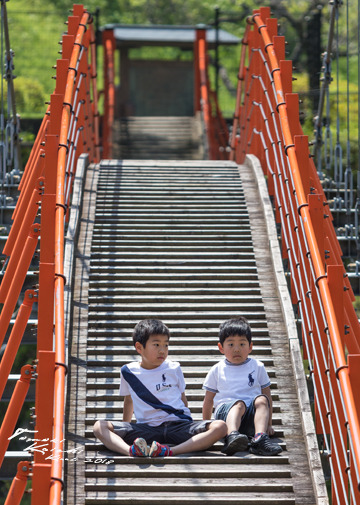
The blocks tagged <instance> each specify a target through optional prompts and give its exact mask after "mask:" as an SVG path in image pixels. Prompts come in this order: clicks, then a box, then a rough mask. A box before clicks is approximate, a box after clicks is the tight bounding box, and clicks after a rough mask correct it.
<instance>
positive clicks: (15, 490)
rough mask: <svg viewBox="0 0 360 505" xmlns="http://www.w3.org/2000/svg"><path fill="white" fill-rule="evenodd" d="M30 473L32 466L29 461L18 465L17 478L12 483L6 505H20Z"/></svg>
mask: <svg viewBox="0 0 360 505" xmlns="http://www.w3.org/2000/svg"><path fill="white" fill-rule="evenodd" d="M30 471H31V465H30V463H29V462H28V461H20V463H18V466H17V472H16V476H15V478H14V480H13V481H12V483H11V486H10V489H9V492H8V495H7V497H6V500H5V503H4V505H20V503H21V500H22V497H23V496H24V491H25V488H26V483H27V480H28V477H29V475H30Z"/></svg>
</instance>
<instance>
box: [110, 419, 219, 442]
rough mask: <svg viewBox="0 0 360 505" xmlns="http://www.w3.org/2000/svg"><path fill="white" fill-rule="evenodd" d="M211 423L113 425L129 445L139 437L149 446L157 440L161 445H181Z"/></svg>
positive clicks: (178, 422)
mask: <svg viewBox="0 0 360 505" xmlns="http://www.w3.org/2000/svg"><path fill="white" fill-rule="evenodd" d="M210 423H211V421H168V422H165V423H162V424H160V425H159V426H149V425H148V424H146V423H124V422H113V423H112V425H113V427H114V432H115V433H116V435H119V437H121V438H122V439H123V440H124V441H125V442H126V443H127V444H129V445H131V444H132V443H133V442H134V440H135V439H136V438H138V437H141V438H144V439H145V440H146V442H147V443H148V444H151V443H152V442H153V441H154V440H156V442H159V443H160V444H172V445H179V444H182V443H183V442H186V440H189V438H191V437H193V436H194V435H197V434H198V433H203V432H204V431H206V430H207V426H208V425H209V424H210Z"/></svg>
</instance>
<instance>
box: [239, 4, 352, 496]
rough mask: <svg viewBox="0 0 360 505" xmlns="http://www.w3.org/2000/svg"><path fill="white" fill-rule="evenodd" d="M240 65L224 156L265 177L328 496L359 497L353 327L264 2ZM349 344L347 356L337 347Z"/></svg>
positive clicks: (279, 43)
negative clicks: (250, 158) (258, 168)
mask: <svg viewBox="0 0 360 505" xmlns="http://www.w3.org/2000/svg"><path fill="white" fill-rule="evenodd" d="M249 22H250V23H251V28H248V29H247V30H246V32H245V36H244V39H243V50H242V54H241V64H240V70H239V78H240V77H241V78H240V79H239V86H238V95H237V108H236V111H235V114H234V124H233V132H232V138H231V147H232V151H231V153H230V158H231V159H236V161H237V162H239V163H241V162H243V160H244V157H245V155H246V154H247V153H252V154H255V155H256V156H257V157H258V158H259V159H260V161H261V164H262V167H263V170H264V173H265V174H266V175H267V176H268V178H267V180H268V189H269V193H270V194H271V195H272V196H274V203H275V217H276V221H277V222H278V223H279V224H280V225H281V233H282V240H283V258H284V261H286V263H287V264H288V267H289V271H290V274H291V277H290V278H291V295H292V300H293V304H294V305H295V306H297V307H298V311H299V313H300V315H301V321H302V335H303V343H304V359H307V360H308V361H309V368H310V374H311V376H312V379H313V383H314V390H315V422H316V428H317V432H318V433H319V434H322V435H323V441H324V445H325V448H326V452H327V454H328V456H329V459H330V466H331V470H332V499H333V503H334V504H335V503H336V504H338V503H353V504H356V503H357V504H360V492H359V486H360V475H359V474H360V424H359V416H360V409H359V406H358V405H357V404H356V402H355V392H356V391H357V390H358V389H357V388H358V387H359V382H360V379H359V372H358V371H357V370H358V368H359V365H360V326H359V322H358V319H357V316H356V313H355V311H354V308H353V306H352V301H353V299H354V296H353V293H352V290H351V287H350V284H349V281H348V279H347V277H346V273H345V270H344V267H343V264H342V261H341V249H340V246H339V244H338V241H337V239H336V235H335V231H334V228H333V226H332V222H331V220H332V217H331V213H330V210H329V208H328V204H327V201H326V199H325V195H324V192H323V190H322V187H321V183H320V180H319V177H318V175H317V172H316V168H315V165H314V163H313V161H312V159H311V157H310V154H309V146H308V140H307V137H306V136H304V135H303V132H302V128H301V126H300V121H299V100H298V96H297V95H296V94H294V93H292V63H291V62H290V61H286V60H285V40H284V38H283V37H279V36H278V35H277V20H275V19H272V18H271V17H270V9H269V8H261V9H259V10H255V11H254V12H253V16H251V18H250V19H249ZM345 349H346V351H348V353H349V355H346V353H345Z"/></svg>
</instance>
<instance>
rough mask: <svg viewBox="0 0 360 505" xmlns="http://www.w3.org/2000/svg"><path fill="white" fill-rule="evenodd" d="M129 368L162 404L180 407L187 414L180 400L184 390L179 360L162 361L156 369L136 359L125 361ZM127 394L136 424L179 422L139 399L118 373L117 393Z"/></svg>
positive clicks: (172, 416) (174, 417)
mask: <svg viewBox="0 0 360 505" xmlns="http://www.w3.org/2000/svg"><path fill="white" fill-rule="evenodd" d="M127 367H128V368H129V369H130V371H131V372H132V373H133V374H134V375H135V376H136V377H137V378H138V379H139V380H140V381H141V382H142V383H143V384H144V386H145V387H146V388H147V389H148V390H149V391H150V393H152V394H153V395H154V396H156V397H157V398H158V399H159V400H160V401H161V402H162V403H166V404H167V405H170V406H171V407H173V408H175V409H180V410H182V411H183V413H184V414H186V415H187V416H189V417H191V413H190V410H189V409H188V407H186V406H185V404H184V402H183V401H182V399H181V395H182V393H183V392H184V391H185V379H184V375H183V373H182V370H181V368H180V363H177V362H176V361H171V360H165V361H164V362H163V363H162V364H161V365H160V366H158V367H157V368H153V369H152V370H147V369H145V368H142V367H141V366H140V362H139V361H134V362H132V363H128V364H127ZM128 395H131V398H132V401H133V405H134V414H135V417H136V420H137V422H138V423H147V424H149V425H150V426H159V425H160V424H162V423H163V422H165V421H181V420H182V419H180V418H179V417H178V416H176V415H175V414H171V413H167V412H165V411H164V410H162V409H155V408H154V407H151V406H150V405H148V404H147V403H146V402H144V401H143V400H141V399H140V398H139V397H138V395H137V394H136V393H135V391H134V390H133V389H132V387H131V386H130V385H129V384H128V382H127V381H126V380H125V379H124V377H123V376H122V374H121V372H120V396H128Z"/></svg>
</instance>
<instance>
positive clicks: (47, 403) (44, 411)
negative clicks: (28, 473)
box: [34, 351, 55, 463]
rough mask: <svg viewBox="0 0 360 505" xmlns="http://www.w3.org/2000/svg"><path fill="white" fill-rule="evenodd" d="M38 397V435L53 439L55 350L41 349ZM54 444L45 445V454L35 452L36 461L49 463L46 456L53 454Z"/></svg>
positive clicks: (38, 367)
mask: <svg viewBox="0 0 360 505" xmlns="http://www.w3.org/2000/svg"><path fill="white" fill-rule="evenodd" d="M36 372H37V375H38V377H37V379H36V397H35V415H36V425H35V430H36V431H37V434H36V435H37V437H36V438H38V439H40V440H46V439H47V440H49V441H50V440H52V438H53V432H52V420H53V407H54V374H55V352H54V351H39V352H38V364H37V368H36ZM51 450H52V444H51V442H49V443H48V444H47V445H46V447H44V450H43V452H44V454H42V453H41V452H35V453H34V461H35V463H47V462H49V460H47V459H46V458H47V457H48V456H49V455H52V454H53V453H52V452H51ZM50 463H51V460H50Z"/></svg>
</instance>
